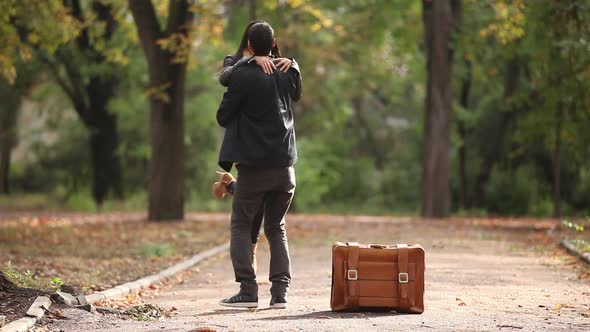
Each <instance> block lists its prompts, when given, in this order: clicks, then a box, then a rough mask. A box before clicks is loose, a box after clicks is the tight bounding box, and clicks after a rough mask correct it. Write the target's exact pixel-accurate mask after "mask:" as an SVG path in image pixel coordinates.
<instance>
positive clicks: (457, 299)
mask: <svg viewBox="0 0 590 332" xmlns="http://www.w3.org/2000/svg"><path fill="white" fill-rule="evenodd" d="M455 301H463V300H461V299H460V298H458V297H456V298H455Z"/></svg>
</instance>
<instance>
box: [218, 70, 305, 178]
mask: <svg viewBox="0 0 590 332" xmlns="http://www.w3.org/2000/svg"><path fill="white" fill-rule="evenodd" d="M299 98H301V75H300V74H299V71H298V70H297V69H295V68H293V67H292V68H290V69H289V70H288V71H287V73H283V72H281V71H279V70H275V71H274V73H273V74H271V75H268V74H265V73H264V72H263V71H262V69H261V68H260V67H259V66H258V65H257V64H256V63H255V62H248V61H245V62H244V63H242V64H241V65H240V66H238V67H235V68H234V69H233V70H232V73H231V80H230V82H229V87H228V90H227V92H226V93H225V94H224V95H223V100H222V101H221V104H220V105H219V109H218V110H217V122H218V123H219V125H220V126H222V127H224V128H226V131H225V135H224V138H223V143H222V145H221V151H220V152H219V165H220V166H221V167H222V168H223V169H224V170H226V171H230V170H231V168H232V165H233V164H234V163H240V164H243V165H247V166H261V167H287V166H291V165H293V164H295V162H296V161H297V147H296V140H295V129H294V126H293V112H292V110H291V104H292V102H294V101H297V100H299Z"/></svg>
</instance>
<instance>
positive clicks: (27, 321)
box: [0, 296, 51, 332]
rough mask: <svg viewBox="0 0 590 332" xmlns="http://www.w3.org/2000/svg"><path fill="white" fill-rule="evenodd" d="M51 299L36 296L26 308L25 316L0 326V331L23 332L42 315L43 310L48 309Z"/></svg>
mask: <svg viewBox="0 0 590 332" xmlns="http://www.w3.org/2000/svg"><path fill="white" fill-rule="evenodd" d="M50 305H51V300H50V299H49V297H47V296H38V297H37V298H36V299H35V302H33V304H31V306H30V307H29V310H27V316H32V317H23V318H21V319H17V320H15V321H13V322H10V323H8V324H6V325H4V326H3V327H2V328H0V332H25V331H28V330H29V329H30V328H31V327H33V326H34V325H35V323H36V322H37V319H39V318H41V317H43V315H44V314H45V310H46V309H49V306H50Z"/></svg>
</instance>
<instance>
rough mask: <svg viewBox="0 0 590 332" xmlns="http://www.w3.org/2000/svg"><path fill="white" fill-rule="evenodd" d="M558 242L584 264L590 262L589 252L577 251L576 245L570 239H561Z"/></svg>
mask: <svg viewBox="0 0 590 332" xmlns="http://www.w3.org/2000/svg"><path fill="white" fill-rule="evenodd" d="M559 244H561V246H562V247H564V248H565V249H566V250H567V251H568V252H569V253H570V254H572V255H574V256H577V257H578V258H579V259H581V260H582V261H584V262H585V263H586V264H590V252H583V253H581V252H579V251H578V249H577V248H576V246H575V245H574V244H573V243H572V242H571V241H570V240H561V241H560V242H559Z"/></svg>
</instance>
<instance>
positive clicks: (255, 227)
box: [250, 204, 264, 244]
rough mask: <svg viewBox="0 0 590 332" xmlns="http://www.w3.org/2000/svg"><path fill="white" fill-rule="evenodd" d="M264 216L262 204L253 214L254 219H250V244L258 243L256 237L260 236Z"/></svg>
mask: <svg viewBox="0 0 590 332" xmlns="http://www.w3.org/2000/svg"><path fill="white" fill-rule="evenodd" d="M263 217H264V204H263V205H261V206H260V208H258V212H256V215H255V216H254V220H252V231H251V232H250V234H251V235H250V241H251V242H252V244H256V243H258V239H259V238H260V228H261V227H262V219H263Z"/></svg>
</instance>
